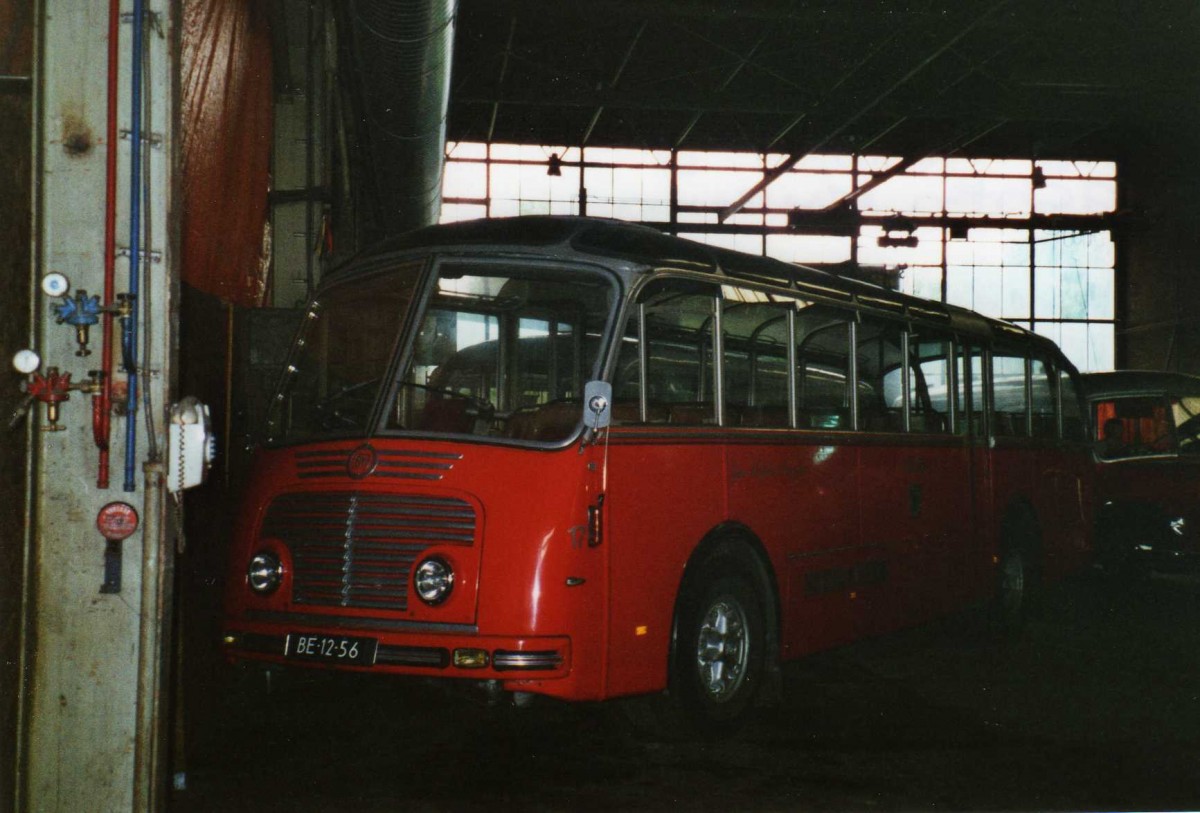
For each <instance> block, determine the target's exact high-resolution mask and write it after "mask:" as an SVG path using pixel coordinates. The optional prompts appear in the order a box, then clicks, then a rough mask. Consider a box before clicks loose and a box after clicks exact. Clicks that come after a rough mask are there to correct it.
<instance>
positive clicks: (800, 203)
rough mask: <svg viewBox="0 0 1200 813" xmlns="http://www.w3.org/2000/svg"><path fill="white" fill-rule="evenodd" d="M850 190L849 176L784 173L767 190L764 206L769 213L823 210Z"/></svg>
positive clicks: (840, 174) (827, 173)
mask: <svg viewBox="0 0 1200 813" xmlns="http://www.w3.org/2000/svg"><path fill="white" fill-rule="evenodd" d="M747 188H749V187H747ZM851 188H852V187H851V185H850V174H849V173H841V172H838V173H829V172H795V171H793V172H785V173H784V174H783V175H781V176H780V177H779V178H777V179H776V180H775V181H774V183H772V184H771V185H770V186H768V187H767V206H768V207H770V208H772V209H823V208H825V207H826V206H828V205H829V204H831V203H833V202H834V201H837V200H840V199H841V198H843V197H845V196H846V195H847V194H849V192H850V190H851ZM742 191H743V192H744V191H745V190H742Z"/></svg>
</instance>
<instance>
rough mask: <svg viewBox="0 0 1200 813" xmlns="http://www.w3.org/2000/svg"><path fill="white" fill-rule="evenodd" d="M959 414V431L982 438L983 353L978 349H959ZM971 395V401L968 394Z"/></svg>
mask: <svg viewBox="0 0 1200 813" xmlns="http://www.w3.org/2000/svg"><path fill="white" fill-rule="evenodd" d="M957 365H958V380H959V387H958V393H959V398H960V399H961V400H960V401H959V410H960V411H959V413H958V417H957V421H958V431H959V432H960V433H970V434H972V435H975V436H977V437H982V436H983V433H984V422H983V351H981V350H980V349H979V348H978V347H971V346H966V347H961V346H960V347H959V350H958V360H957ZM968 392H969V393H970V400H969V401H968V400H967V397H966V394H967V393H968Z"/></svg>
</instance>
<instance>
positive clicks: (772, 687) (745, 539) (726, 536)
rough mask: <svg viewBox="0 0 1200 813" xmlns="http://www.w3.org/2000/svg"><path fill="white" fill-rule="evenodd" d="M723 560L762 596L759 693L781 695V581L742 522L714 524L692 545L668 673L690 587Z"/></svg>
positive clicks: (677, 596)
mask: <svg viewBox="0 0 1200 813" xmlns="http://www.w3.org/2000/svg"><path fill="white" fill-rule="evenodd" d="M721 563H730V564H732V565H734V566H735V568H736V569H738V570H740V571H741V572H742V574H743V575H745V576H746V577H747V578H749V579H750V581H751V583H752V584H753V586H754V588H755V589H756V591H757V592H758V594H759V596H761V597H762V600H763V602H764V604H763V608H762V609H763V618H764V619H765V621H766V629H765V630H764V637H765V642H766V652H765V655H766V657H765V659H764V666H765V669H766V676H767V680H766V685H765V686H764V691H763V693H762V694H761V695H760V697H762V698H764V699H767V700H774V699H777V698H778V695H779V692H780V688H781V686H782V674H781V671H780V632H781V625H782V618H781V613H782V602H781V601H780V594H779V581H778V578H777V577H776V574H775V568H774V567H773V566H772V565H771V559H770V557H769V556H768V555H767V551H766V547H765V546H764V545H763V543H762V540H761V539H760V538H759V537H758V535H757V534H756V533H754V531H752V530H751V529H750V528H749V527H747V526H746V525H744V524H742V523H740V522H732V521H731V522H723V523H721V524H719V525H717V526H716V527H714V528H712V529H711V530H710V531H709V532H708V533H706V534H705V535H704V537H703V538H702V539H701V540H700V542H699V543H698V544H697V545H696V547H695V548H693V550H692V553H691V555H690V556H689V557H688V560H687V562H686V563H685V564H684V569H683V575H682V576H681V578H680V580H679V587H678V589H677V590H676V592H675V605H674V608H673V610H672V617H671V646H670V647H669V648H668V653H667V674H668V676H670V675H674V674H675V654H676V649H677V647H676V646H675V642H676V640H677V639H678V636H679V614H680V607H681V606H682V602H683V601H684V599H685V597H686V596H687V591H688V590H691V589H696V588H697V587H698V586H699V585H700V584H702V583H703V579H704V578H705V577H707V576H709V575H710V574H711V573H713V572H714V570H716V568H717V567H718V566H719V565H720V564H721Z"/></svg>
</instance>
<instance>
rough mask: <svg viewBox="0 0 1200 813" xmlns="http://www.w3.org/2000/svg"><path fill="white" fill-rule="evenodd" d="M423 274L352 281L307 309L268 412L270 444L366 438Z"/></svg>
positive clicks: (412, 269)
mask: <svg viewBox="0 0 1200 813" xmlns="http://www.w3.org/2000/svg"><path fill="white" fill-rule="evenodd" d="M423 266H424V262H423V261H418V262H409V263H405V264H402V265H399V266H394V267H392V268H390V269H385V270H381V271H379V272H378V273H374V274H371V275H370V276H367V277H362V276H357V277H353V278H351V279H348V280H345V281H343V282H341V283H337V284H335V285H333V286H331V287H330V288H329V289H328V290H325V291H322V292H321V294H320V295H319V296H318V298H317V299H316V300H314V301H313V303H312V304H311V305H310V306H309V309H308V312H307V313H306V314H305V316H304V322H303V324H302V326H301V329H300V332H299V334H298V337H297V340H296V343H295V344H294V345H293V348H292V354H291V356H290V358H289V360H288V364H287V367H286V369H285V372H284V374H283V378H282V380H281V382H280V385H279V387H278V389H277V392H276V394H275V397H274V399H273V401H272V403H271V406H270V409H269V410H268V417H267V440H268V442H269V443H285V442H295V441H300V440H306V439H311V438H315V437H321V436H338V435H360V436H361V435H363V434H366V433H367V432H368V431H369V429H370V426H369V421H370V419H371V415H372V411H373V407H374V405H375V402H376V400H377V398H378V395H379V391H380V387H381V385H382V383H383V381H384V379H385V377H386V374H387V371H388V367H389V363H390V361H391V358H392V355H393V353H394V350H395V345H396V340H397V337H398V335H399V331H400V326H401V324H402V323H403V321H404V316H405V314H406V313H407V312H408V309H409V307H410V305H411V303H412V300H413V296H414V293H415V292H416V290H417V285H418V284H419V282H420V277H421V269H422V267H423Z"/></svg>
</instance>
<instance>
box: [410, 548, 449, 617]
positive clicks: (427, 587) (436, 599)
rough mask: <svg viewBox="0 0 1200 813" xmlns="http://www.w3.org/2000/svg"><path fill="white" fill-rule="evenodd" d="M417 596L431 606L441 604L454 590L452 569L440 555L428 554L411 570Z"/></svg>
mask: <svg viewBox="0 0 1200 813" xmlns="http://www.w3.org/2000/svg"><path fill="white" fill-rule="evenodd" d="M413 586H414V587H416V589H417V597H418V598H419V599H421V601H423V602H425V603H426V604H428V605H430V606H431V607H432V606H434V605H437V604H441V603H442V602H443V601H445V600H446V599H447V598H449V596H450V593H451V591H452V590H454V570H453V569H452V568H451V567H450V563H449V562H447V561H446V560H445V559H443V558H442V557H440V556H430V557H429V558H428V559H426V560H425V561H423V562H421V564H419V565H417V569H416V570H415V571H413Z"/></svg>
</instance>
